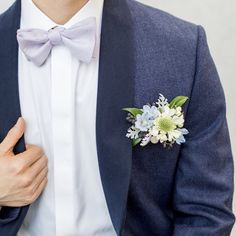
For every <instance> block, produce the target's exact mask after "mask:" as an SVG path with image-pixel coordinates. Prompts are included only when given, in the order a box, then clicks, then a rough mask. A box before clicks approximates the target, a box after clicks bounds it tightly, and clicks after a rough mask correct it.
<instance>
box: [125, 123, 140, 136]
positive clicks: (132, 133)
mask: <svg viewBox="0 0 236 236" xmlns="http://www.w3.org/2000/svg"><path fill="white" fill-rule="evenodd" d="M139 132H140V130H139V129H137V128H136V127H135V126H131V127H130V128H129V129H128V133H127V134H126V137H127V138H130V139H137V138H138V137H139V136H138V135H139Z"/></svg>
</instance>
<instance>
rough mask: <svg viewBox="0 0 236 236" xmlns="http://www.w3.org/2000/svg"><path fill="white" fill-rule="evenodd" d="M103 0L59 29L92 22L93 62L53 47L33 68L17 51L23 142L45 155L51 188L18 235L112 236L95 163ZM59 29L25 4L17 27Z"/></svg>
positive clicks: (91, 3) (96, 0) (94, 1)
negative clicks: (94, 30)
mask: <svg viewBox="0 0 236 236" xmlns="http://www.w3.org/2000/svg"><path fill="white" fill-rule="evenodd" d="M102 10H103V0H90V1H88V3H87V4H86V5H85V6H84V7H83V8H82V9H81V10H80V11H79V12H78V13H77V14H76V15H74V16H73V17H72V19H71V20H70V21H69V22H67V23H66V24H65V25H63V26H64V27H65V28H68V27H70V26H72V25H73V24H75V23H77V22H78V21H81V20H84V19H85V18H88V17H96V20H97V46H96V49H95V52H97V54H95V58H93V59H92V62H91V63H89V64H85V63H82V62H79V61H78V60H77V59H76V58H75V57H73V56H72V54H71V52H70V51H69V50H68V49H67V48H66V47H65V46H55V47H54V48H53V49H52V52H51V55H50V56H49V58H48V59H47V61H46V63H45V64H44V65H43V66H41V67H37V66H35V65H34V64H33V63H32V62H29V61H28V60H27V59H26V57H25V55H24V54H23V52H22V51H21V50H20V49H19V92H20V105H21V112H22V116H23V118H24V119H25V121H26V132H25V141H26V143H29V144H35V145H38V146H41V147H42V148H43V150H44V151H45V153H46V155H47V156H48V158H49V174H48V184H47V187H46V189H45V190H44V192H43V194H42V195H41V196H40V198H39V199H38V200H37V201H36V202H35V203H33V204H32V205H31V207H30V209H29V212H28V214H27V216H26V218H25V220H24V223H23V226H22V227H21V229H20V231H19V233H18V236H77V235H78V236H93V235H94V236H95V235H96V236H114V235H116V233H115V231H114V228H113V225H112V222H111V219H110V215H109V212H108V208H107V204H106V200H105V196H104V192H103V188H102V183H101V177H100V172H99V166H98V159H97V149H96V126H95V124H96V122H95V121H96V103H97V85H98V66H99V55H98V54H99V45H100V34H101V21H102ZM56 25H57V24H56V23H54V22H53V21H52V20H50V19H49V18H48V17H47V16H46V15H45V14H44V13H43V12H42V11H40V10H39V9H38V8H37V7H36V6H35V5H34V3H33V2H32V0H22V13H21V28H39V29H44V30H49V29H51V28H53V27H54V26H56Z"/></svg>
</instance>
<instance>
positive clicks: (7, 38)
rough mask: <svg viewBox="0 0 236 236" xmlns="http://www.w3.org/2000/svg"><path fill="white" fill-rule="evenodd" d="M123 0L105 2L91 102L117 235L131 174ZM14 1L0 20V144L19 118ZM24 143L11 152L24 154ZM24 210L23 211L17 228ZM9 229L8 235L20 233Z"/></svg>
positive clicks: (128, 43) (129, 53)
mask: <svg viewBox="0 0 236 236" xmlns="http://www.w3.org/2000/svg"><path fill="white" fill-rule="evenodd" d="M126 4H127V3H126V1H125V0H105V5H104V12H103V23H102V36H101V37H102V38H101V54H100V69H99V85H98V98H97V99H98V100H97V121H96V131H97V149H98V160H99V167H100V172H101V179H102V184H103V188H104V193H105V197H106V201H107V205H108V208H109V212H110V215H111V219H112V222H113V225H114V228H115V230H116V232H117V234H118V235H119V234H120V230H121V227H122V224H123V222H124V217H125V210H126V201H127V195H128V188H129V180H130V173H131V160H132V147H131V144H130V141H129V140H128V139H127V138H126V137H125V134H126V131H127V128H128V124H127V122H126V120H125V118H126V114H125V113H124V112H122V110H121V109H122V108H123V107H130V106H132V105H133V97H134V96H133V95H134V94H133V79H134V71H133V69H134V67H133V62H132V60H133V49H132V45H133V44H132V38H133V37H132V30H131V25H130V22H131V21H130V12H129V10H128V6H127V5H126ZM20 9H21V6H20V0H17V1H16V3H15V4H14V5H13V6H12V7H11V8H10V9H9V10H8V11H7V12H6V13H5V14H4V15H2V16H1V25H0V34H1V35H2V37H1V39H0V108H1V109H0V140H2V139H3V138H4V137H5V135H6V134H7V132H8V130H9V129H10V128H11V127H12V126H13V125H14V124H15V122H16V120H17V119H18V117H19V116H21V111H20V101H19V90H18V44H17V40H16V31H17V29H18V28H19V26H20V11H21V10H20ZM24 149H25V145H24V139H23V138H22V139H21V140H20V141H19V142H18V143H17V145H16V148H15V152H16V153H19V152H22V151H24ZM27 209H28V207H25V208H23V211H21V214H20V218H21V222H22V220H23V218H24V216H25V214H26V212H27ZM20 224H21V223H20V222H17V224H16V225H14V226H15V227H14V229H12V230H13V231H14V232H15V231H17V228H18V227H20Z"/></svg>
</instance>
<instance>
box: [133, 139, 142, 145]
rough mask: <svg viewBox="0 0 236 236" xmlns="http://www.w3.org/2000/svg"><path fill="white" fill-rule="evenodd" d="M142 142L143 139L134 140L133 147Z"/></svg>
mask: <svg viewBox="0 0 236 236" xmlns="http://www.w3.org/2000/svg"><path fill="white" fill-rule="evenodd" d="M141 141H142V139H141V138H137V139H132V146H133V147H134V146H136V145H137V144H139V143H140V142H141Z"/></svg>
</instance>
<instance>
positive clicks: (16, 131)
mask: <svg viewBox="0 0 236 236" xmlns="http://www.w3.org/2000/svg"><path fill="white" fill-rule="evenodd" d="M24 132H25V121H24V119H23V118H22V117H20V118H19V119H18V120H17V122H16V124H15V125H14V126H13V127H12V128H11V129H10V130H9V132H8V133H7V135H6V137H5V138H4V140H3V141H2V143H1V144H0V154H2V155H4V154H6V153H9V152H12V150H13V148H14V146H15V145H16V143H17V142H18V141H19V139H20V138H21V137H22V136H23V134H24Z"/></svg>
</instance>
